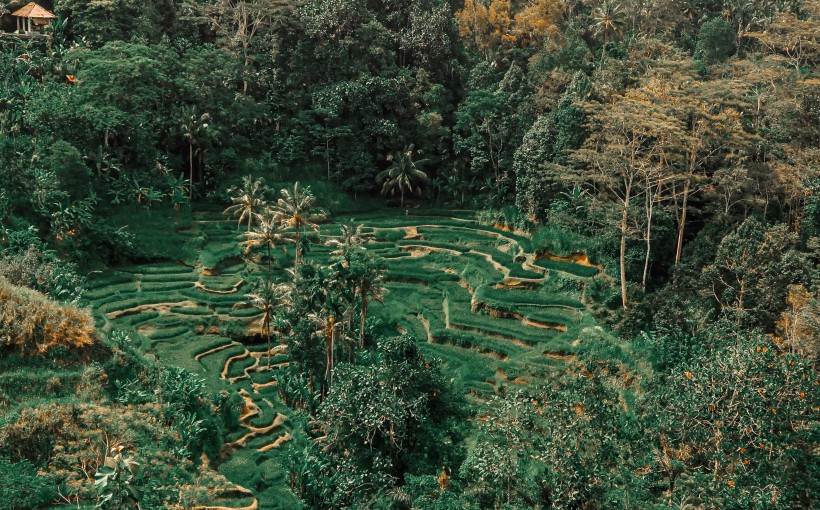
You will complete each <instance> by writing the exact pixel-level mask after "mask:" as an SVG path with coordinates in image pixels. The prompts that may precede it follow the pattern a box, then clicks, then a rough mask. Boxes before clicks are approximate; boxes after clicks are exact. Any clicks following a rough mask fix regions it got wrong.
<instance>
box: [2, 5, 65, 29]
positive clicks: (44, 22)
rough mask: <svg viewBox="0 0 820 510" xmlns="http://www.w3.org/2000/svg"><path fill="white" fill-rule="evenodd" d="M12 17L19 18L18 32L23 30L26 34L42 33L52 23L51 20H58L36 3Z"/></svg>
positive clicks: (25, 6) (25, 7)
mask: <svg viewBox="0 0 820 510" xmlns="http://www.w3.org/2000/svg"><path fill="white" fill-rule="evenodd" d="M11 15H12V16H14V17H15V18H17V31H18V32H19V31H20V30H23V31H25V32H26V33H28V32H40V31H42V29H43V28H44V27H47V26H48V25H49V23H51V20H53V19H57V16H55V15H54V14H53V13H51V12H49V11H47V10H46V9H44V8H43V7H41V6H40V5H37V4H36V3H34V2H30V3H28V4H26V5H24V6H23V7H21V8H20V9H17V10H16V11H14V12H13V13H11Z"/></svg>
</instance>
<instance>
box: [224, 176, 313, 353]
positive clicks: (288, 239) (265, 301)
mask: <svg viewBox="0 0 820 510" xmlns="http://www.w3.org/2000/svg"><path fill="white" fill-rule="evenodd" d="M231 192H232V193H233V194H234V196H233V198H232V199H231V201H232V204H231V205H230V206H229V207H228V208H227V209H225V212H224V214H226V215H229V216H232V217H234V218H237V217H238V225H242V224H243V223H245V224H247V228H248V230H247V232H244V233H243V234H242V237H243V238H244V239H243V240H242V241H241V242H240V243H239V244H240V246H243V248H244V250H243V251H244V253H245V254H246V255H248V254H250V253H251V250H253V249H254V248H257V249H258V248H262V249H264V250H265V251H266V259H267V265H268V271H267V279H266V280H265V282H264V283H263V284H262V285H261V286H260V289H259V291H258V292H256V293H253V294H249V295H248V298H249V303H250V304H251V306H254V307H256V308H259V309H260V310H261V311H262V332H263V334H264V335H265V337H266V338H267V344H268V345H267V347H268V351H267V352H268V369H270V362H271V361H270V359H271V358H270V353H271V329H272V328H271V325H272V321H273V320H274V317H275V311H276V310H277V309H280V310H283V311H286V310H287V307H288V305H289V302H290V294H291V288H292V287H291V285H290V284H283V283H275V282H274V281H273V250H274V249H275V248H276V247H277V246H282V247H283V248H285V249H286V247H287V244H288V243H293V244H295V256H294V265H295V268H294V273H295V272H297V271H298V270H299V254H300V252H301V249H302V246H301V245H302V243H301V241H302V233H303V232H304V230H306V229H310V230H315V231H318V230H319V225H318V224H317V223H316V222H317V221H320V220H322V219H323V218H324V214H322V213H321V212H318V211H317V209H316V199H315V197H314V196H313V195H312V194H311V192H310V188H307V187H306V188H304V189H300V188H299V183H298V182H297V183H295V184H294V185H293V189H282V190H281V191H280V192H279V195H280V196H279V199H278V200H277V201H276V202H273V203H269V202H268V200H267V196H268V194H269V192H270V190H269V188H268V187H267V186H266V185H265V183H264V180H263V179H254V178H253V177H251V176H245V177H244V178H243V179H242V185H241V186H237V187H235V188H232V189H231ZM275 329H277V330H281V328H275Z"/></svg>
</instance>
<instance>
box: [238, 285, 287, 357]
mask: <svg viewBox="0 0 820 510" xmlns="http://www.w3.org/2000/svg"><path fill="white" fill-rule="evenodd" d="M290 293H291V287H290V285H286V284H281V283H280V284H273V283H271V282H266V283H265V284H263V287H262V290H261V291H260V292H259V293H256V294H248V303H249V304H250V305H251V306H253V307H254V308H258V309H260V310H261V311H262V314H263V315H262V334H264V335H265V337H266V338H267V341H268V342H267V343H268V351H267V352H268V371H270V351H271V341H270V336H271V335H270V332H271V327H270V325H271V319H272V318H273V315H274V312H275V310H276V309H277V308H279V309H283V308H285V309H286V308H288V307H289V306H290V303H291V298H290Z"/></svg>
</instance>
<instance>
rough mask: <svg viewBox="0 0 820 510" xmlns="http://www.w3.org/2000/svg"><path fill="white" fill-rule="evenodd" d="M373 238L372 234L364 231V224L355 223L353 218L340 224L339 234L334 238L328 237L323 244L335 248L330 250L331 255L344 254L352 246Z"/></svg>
mask: <svg viewBox="0 0 820 510" xmlns="http://www.w3.org/2000/svg"><path fill="white" fill-rule="evenodd" d="M372 238H373V234H372V233H369V232H367V233H366V232H364V225H361V224H359V225H356V224H354V223H353V220H350V221H348V222H345V223H342V224H341V235H339V237H338V238H336V239H330V240H328V241H327V242H326V243H325V246H332V247H334V248H337V249H336V251H334V252H331V254H332V255H344V254H345V253H347V252H348V251H349V250H350V249H351V248H352V247H354V246H358V245H360V244H363V243H366V242H367V241H369V240H370V239H372Z"/></svg>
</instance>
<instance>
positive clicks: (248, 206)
mask: <svg viewBox="0 0 820 510" xmlns="http://www.w3.org/2000/svg"><path fill="white" fill-rule="evenodd" d="M230 192H231V193H232V194H233V197H232V198H231V202H233V205H231V206H229V207H228V208H227V209H225V211H224V213H223V214H226V215H230V216H239V220H238V222H237V224H239V225H241V224H242V222H243V221H245V222H247V223H248V234H250V232H251V226H252V225H253V220H254V219H255V218H257V217H258V216H259V215H260V214H261V213H262V211H263V209H264V207H265V205H266V203H267V201H266V200H265V195H266V194H267V192H268V187H267V186H265V181H264V179H261V178H260V179H254V178H253V177H252V176H250V175H246V176H245V177H243V178H242V185H241V186H235V187H233V188H231V189H230Z"/></svg>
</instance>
